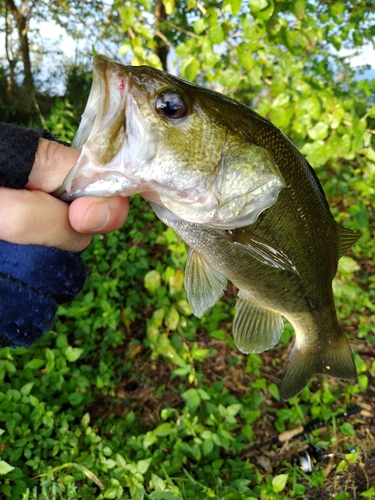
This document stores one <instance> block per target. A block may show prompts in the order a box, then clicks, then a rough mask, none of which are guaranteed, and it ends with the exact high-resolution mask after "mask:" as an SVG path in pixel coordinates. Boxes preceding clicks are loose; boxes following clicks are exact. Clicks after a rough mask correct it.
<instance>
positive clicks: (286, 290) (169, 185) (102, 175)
mask: <svg viewBox="0 0 375 500" xmlns="http://www.w3.org/2000/svg"><path fill="white" fill-rule="evenodd" d="M73 146H75V147H78V148H80V149H82V153H81V157H80V159H79V161H78V163H77V165H76V166H75V167H73V169H72V171H71V173H70V174H69V175H68V177H67V179H66V181H65V182H64V184H63V186H62V188H61V189H60V190H59V191H58V192H57V193H56V194H57V195H59V196H60V197H62V199H65V200H72V199H74V198H76V197H79V196H84V195H98V196H111V195H114V194H123V195H124V196H128V195H130V194H134V193H141V194H142V196H144V197H145V198H146V199H148V200H149V201H150V202H151V204H152V206H153V208H154V211H155V213H156V215H157V216H158V217H159V218H160V219H161V220H162V221H163V222H164V223H165V224H167V225H168V226H170V227H171V228H173V229H174V230H175V231H176V233H177V234H178V235H179V236H180V237H181V238H182V239H183V240H184V241H185V243H186V244H187V246H188V248H189V250H188V252H189V256H188V262H187V266H186V272H185V288H186V291H187V296H188V299H189V302H190V305H191V307H192V310H193V313H194V314H195V315H196V316H198V317H201V316H202V315H203V314H204V313H205V312H206V311H207V310H208V309H209V308H210V307H212V306H213V305H214V304H215V303H216V302H217V301H218V300H219V299H220V297H221V296H222V295H223V294H224V291H225V288H226V285H227V280H230V281H232V283H234V284H235V285H236V287H237V288H238V289H239V293H238V296H239V298H238V302H237V306H236V309H237V310H236V315H235V318H234V322H233V335H234V339H235V341H236V344H237V346H238V348H239V349H240V350H241V351H242V352H244V353H251V352H262V351H264V350H266V349H269V348H271V347H273V346H274V345H275V344H277V342H278V341H279V339H280V335H281V333H282V331H283V327H284V326H283V320H282V316H284V317H285V318H286V319H287V320H288V321H289V322H290V323H291V324H292V326H293V327H294V330H295V333H296V340H295V344H294V347H293V349H292V351H291V354H290V356H289V359H288V362H287V364H286V368H285V372H284V375H283V378H282V381H281V385H280V396H281V398H282V399H284V400H286V399H289V398H291V397H293V396H295V395H297V394H298V393H299V392H300V391H301V390H302V389H303V388H304V387H305V385H306V384H307V382H308V381H309V380H310V378H311V377H312V376H313V375H314V374H326V375H331V376H333V377H336V378H341V379H346V380H355V379H356V369H355V365H354V361H353V356H352V352H351V349H350V346H349V343H348V340H347V338H346V336H345V334H344V333H343V332H342V330H341V329H340V327H339V324H338V320H337V316H336V311H335V306H334V301H333V293H332V280H333V278H334V276H335V273H336V270H337V263H338V259H339V258H340V256H341V255H342V254H343V253H344V252H345V251H346V250H348V248H349V247H350V246H351V245H352V244H353V243H354V242H355V241H356V240H357V238H358V236H357V235H356V234H354V233H352V232H351V231H349V230H347V229H345V228H343V227H342V226H340V225H338V224H337V223H336V222H335V220H334V219H333V217H332V215H331V212H330V210H329V206H328V203H327V201H326V198H325V195H324V192H323V190H322V188H321V185H320V183H319V181H318V178H317V176H316V174H315V173H314V171H313V169H312V168H311V167H310V165H309V164H308V163H307V161H306V159H305V158H304V156H303V155H302V154H301V153H300V152H299V151H298V149H297V148H296V147H295V146H294V145H293V143H292V142H291V141H290V140H289V139H288V138H287V137H286V136H285V135H284V134H283V133H282V132H281V131H280V130H278V129H277V128H276V127H274V126H273V125H272V124H271V123H270V122H269V121H267V120H266V119H264V118H262V117H261V116H259V115H258V114H256V113H255V112H254V111H252V110H250V109H249V108H247V107H246V106H244V105H242V104H240V103H238V102H236V101H233V100H231V99H229V98H226V97H225V96H223V95H221V94H219V93H216V92H213V91H211V90H208V89H204V88H201V87H197V86H196V85H193V84H190V83H188V82H185V81H183V80H180V79H179V78H175V77H172V76H171V75H168V74H166V73H163V72H161V71H158V70H156V69H153V68H148V67H127V66H122V65H119V64H116V63H112V62H110V61H108V60H107V59H106V58H103V57H102V56H96V58H95V59H94V82H93V88H92V91H91V94H90V97H89V100H88V104H87V107H86V110H85V113H84V115H83V117H82V122H81V125H80V127H79V130H78V132H77V135H76V138H75V140H74V143H73Z"/></svg>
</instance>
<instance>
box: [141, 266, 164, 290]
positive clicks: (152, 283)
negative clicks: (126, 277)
mask: <svg viewBox="0 0 375 500" xmlns="http://www.w3.org/2000/svg"><path fill="white" fill-rule="evenodd" d="M160 283H161V276H160V273H159V272H158V271H155V270H153V271H149V272H148V273H147V274H146V276H145V278H144V286H145V288H146V290H148V291H149V292H155V291H156V290H157V289H158V288H159V287H160Z"/></svg>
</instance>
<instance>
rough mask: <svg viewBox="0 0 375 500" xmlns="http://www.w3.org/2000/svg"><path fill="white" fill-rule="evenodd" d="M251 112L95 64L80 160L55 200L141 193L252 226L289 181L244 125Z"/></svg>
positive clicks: (205, 218)
mask: <svg viewBox="0 0 375 500" xmlns="http://www.w3.org/2000/svg"><path fill="white" fill-rule="evenodd" d="M250 112H251V111H250V110H249V109H248V108H246V107H245V106H243V105H242V104H239V103H237V102H236V101H232V100H230V99H228V98H226V97H224V96H222V95H221V94H218V93H216V92H213V91H210V90H207V89H204V88H201V87H198V86H196V85H192V84H190V83H188V82H185V81H183V80H181V79H179V78H176V77H174V76H172V75H170V74H168V73H164V72H162V71H159V70H157V69H155V68H151V67H146V66H138V67H136V66H123V65H121V64H118V63H115V62H112V61H110V60H108V59H107V58H105V57H103V56H95V58H94V77H93V84H92V89H91V93H90V96H89V99H88V102H87V106H86V109H85V111H84V113H83V115H82V120H81V124H80V126H79V129H78V131H77V134H76V136H75V138H74V141H73V144H72V146H73V147H75V148H77V149H80V150H81V155H80V157H79V159H78V162H77V164H76V165H75V166H74V167H73V169H72V170H71V172H70V173H69V174H68V176H67V178H66V179H65V181H64V184H63V185H62V187H61V188H60V190H58V192H57V193H55V194H56V195H58V196H59V197H60V198H61V199H63V200H66V201H71V200H73V199H75V198H78V197H80V196H114V195H123V196H129V195H132V194H136V193H139V194H141V195H142V196H143V197H145V198H146V199H148V200H149V201H151V202H152V203H156V204H157V205H160V206H162V207H164V208H166V209H167V210H169V211H171V212H172V213H173V214H175V215H176V216H177V217H180V218H181V219H183V220H186V221H188V222H195V223H201V224H205V225H209V226H212V227H220V228H224V229H230V228H235V227H242V226H245V225H248V224H251V223H253V222H255V221H256V219H257V217H258V216H259V214H260V213H261V212H262V211H263V210H265V209H267V208H269V207H271V206H272V205H273V204H274V203H275V202H276V200H277V197H278V195H279V192H280V190H281V189H282V188H283V187H284V181H283V178H282V175H281V173H280V171H279V169H278V167H277V165H276V163H275V161H274V159H273V157H272V155H271V153H270V152H269V151H267V150H266V149H264V148H262V147H260V146H258V145H257V144H255V143H254V142H253V141H252V140H251V138H250V137H249V134H248V133H247V132H246V129H247V125H246V120H244V121H243V122H241V119H240V116H241V114H245V115H246V113H250Z"/></svg>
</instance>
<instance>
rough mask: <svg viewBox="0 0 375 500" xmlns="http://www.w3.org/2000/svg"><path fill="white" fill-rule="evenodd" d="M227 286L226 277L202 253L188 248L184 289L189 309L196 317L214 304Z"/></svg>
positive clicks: (200, 315)
mask: <svg viewBox="0 0 375 500" xmlns="http://www.w3.org/2000/svg"><path fill="white" fill-rule="evenodd" d="M226 287H227V279H226V278H225V276H224V275H223V274H221V273H220V272H219V271H217V270H216V269H214V268H213V267H212V266H211V265H210V264H209V263H208V262H207V261H206V259H205V258H204V257H202V255H200V254H199V253H198V252H196V251H195V250H192V249H189V255H188V260H187V263H186V269H185V290H186V293H187V296H188V300H189V303H190V307H191V310H192V311H193V314H194V315H195V316H197V317H198V318H201V317H202V316H203V314H204V313H205V312H206V311H207V310H208V309H210V308H211V307H212V306H214V305H215V304H216V302H217V301H218V300H219V299H220V298H221V297H222V296H223V294H224V291H225V289H226Z"/></svg>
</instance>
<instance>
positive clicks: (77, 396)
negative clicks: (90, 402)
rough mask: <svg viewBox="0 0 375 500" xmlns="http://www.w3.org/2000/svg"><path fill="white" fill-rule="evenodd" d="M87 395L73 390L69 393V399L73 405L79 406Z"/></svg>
mask: <svg viewBox="0 0 375 500" xmlns="http://www.w3.org/2000/svg"><path fill="white" fill-rule="evenodd" d="M84 398H85V395H84V394H83V393H82V392H73V393H72V394H69V397H68V400H69V403H70V404H71V405H72V406H78V405H79V404H81V403H82V401H83V400H84Z"/></svg>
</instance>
